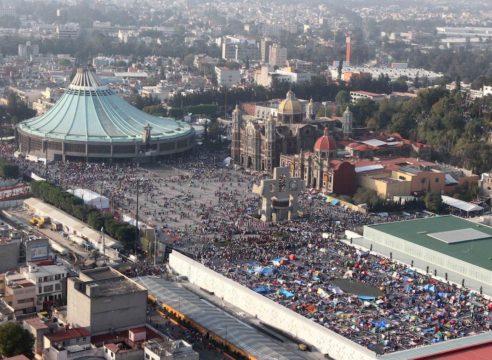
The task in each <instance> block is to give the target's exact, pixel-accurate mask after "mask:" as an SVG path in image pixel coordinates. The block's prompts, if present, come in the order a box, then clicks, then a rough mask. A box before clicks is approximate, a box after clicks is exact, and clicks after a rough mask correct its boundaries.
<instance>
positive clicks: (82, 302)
mask: <svg viewBox="0 0 492 360" xmlns="http://www.w3.org/2000/svg"><path fill="white" fill-rule="evenodd" d="M81 274H82V273H81ZM78 283H79V280H78V279H77V278H68V279H67V322H68V324H69V325H70V326H72V327H89V326H90V325H91V323H90V313H91V302H90V299H89V297H88V296H87V295H85V294H84V293H82V292H80V291H78V290H77V289H75V286H76V285H77V284H78Z"/></svg>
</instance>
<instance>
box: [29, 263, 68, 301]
mask: <svg viewBox="0 0 492 360" xmlns="http://www.w3.org/2000/svg"><path fill="white" fill-rule="evenodd" d="M20 273H21V274H22V275H23V276H24V277H25V278H26V279H28V280H30V281H32V282H33V283H34V284H36V308H37V309H38V310H41V309H48V308H50V307H51V306H52V305H61V304H64V303H65V299H66V282H67V276H68V271H67V269H66V268H65V267H64V266H60V265H43V266H37V265H29V266H27V267H24V268H22V269H21V271H20Z"/></svg>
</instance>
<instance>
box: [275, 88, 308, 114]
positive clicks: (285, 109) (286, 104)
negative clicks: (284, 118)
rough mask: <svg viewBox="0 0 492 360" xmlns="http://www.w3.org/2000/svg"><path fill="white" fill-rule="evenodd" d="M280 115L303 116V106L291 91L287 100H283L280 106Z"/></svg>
mask: <svg viewBox="0 0 492 360" xmlns="http://www.w3.org/2000/svg"><path fill="white" fill-rule="evenodd" d="M278 113H279V114H282V115H298V114H302V104H301V102H300V101H299V100H297V99H296V96H295V95H294V93H293V92H292V90H289V91H288V92H287V96H286V98H285V100H282V102H281V103H280V105H279V106H278Z"/></svg>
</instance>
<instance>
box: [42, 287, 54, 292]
mask: <svg viewBox="0 0 492 360" xmlns="http://www.w3.org/2000/svg"><path fill="white" fill-rule="evenodd" d="M52 291H53V285H48V286H45V287H44V292H52Z"/></svg>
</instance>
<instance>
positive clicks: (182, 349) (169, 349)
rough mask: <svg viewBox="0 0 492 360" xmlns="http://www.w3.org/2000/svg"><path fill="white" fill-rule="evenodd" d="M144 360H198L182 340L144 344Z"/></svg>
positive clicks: (194, 352)
mask: <svg viewBox="0 0 492 360" xmlns="http://www.w3.org/2000/svg"><path fill="white" fill-rule="evenodd" d="M144 355H145V359H146V360H171V359H180V360H198V359H199V354H198V353H197V352H196V351H195V350H193V347H192V346H191V345H190V344H188V343H187V342H186V341H184V340H171V339H169V338H166V339H152V340H149V341H147V342H146V343H145V344H144Z"/></svg>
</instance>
